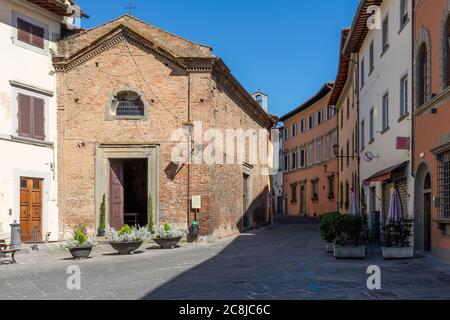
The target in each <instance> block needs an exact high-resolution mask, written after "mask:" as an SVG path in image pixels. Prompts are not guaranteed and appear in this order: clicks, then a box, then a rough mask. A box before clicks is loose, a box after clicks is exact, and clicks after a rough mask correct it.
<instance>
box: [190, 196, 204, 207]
mask: <svg viewBox="0 0 450 320" xmlns="http://www.w3.org/2000/svg"><path fill="white" fill-rule="evenodd" d="M201 208H202V197H201V196H192V200H191V209H193V210H200V209H201Z"/></svg>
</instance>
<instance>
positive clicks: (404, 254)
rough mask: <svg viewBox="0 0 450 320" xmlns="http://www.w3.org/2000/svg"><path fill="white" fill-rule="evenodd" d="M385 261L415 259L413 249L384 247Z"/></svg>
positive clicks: (382, 249)
mask: <svg viewBox="0 0 450 320" xmlns="http://www.w3.org/2000/svg"><path fill="white" fill-rule="evenodd" d="M381 251H382V253H383V259H385V260H390V259H412V258H414V248H413V247H382V248H381Z"/></svg>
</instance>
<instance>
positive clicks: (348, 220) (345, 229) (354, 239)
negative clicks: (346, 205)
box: [334, 215, 366, 259]
mask: <svg viewBox="0 0 450 320" xmlns="http://www.w3.org/2000/svg"><path fill="white" fill-rule="evenodd" d="M363 228H364V218H363V217H361V216H355V215H342V216H340V217H339V219H338V220H337V221H336V245H335V246H334V256H335V257H336V259H364V258H365V257H366V246H365V245H364V244H363V243H362V241H361V232H362V231H363Z"/></svg>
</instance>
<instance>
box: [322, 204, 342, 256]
mask: <svg viewBox="0 0 450 320" xmlns="http://www.w3.org/2000/svg"><path fill="white" fill-rule="evenodd" d="M339 219H340V214H339V213H327V214H324V215H322V216H321V217H320V234H321V236H322V239H323V240H325V243H326V249H327V252H328V253H333V252H334V243H335V241H336V222H337V221H338V220H339Z"/></svg>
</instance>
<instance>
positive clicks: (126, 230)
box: [119, 224, 133, 236]
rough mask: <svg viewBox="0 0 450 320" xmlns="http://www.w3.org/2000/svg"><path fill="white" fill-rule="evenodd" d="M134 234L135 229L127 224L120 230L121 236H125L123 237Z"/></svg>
mask: <svg viewBox="0 0 450 320" xmlns="http://www.w3.org/2000/svg"><path fill="white" fill-rule="evenodd" d="M132 233H133V229H132V228H131V227H130V226H129V225H127V224H125V225H124V226H123V227H122V228H120V230H119V236H123V235H126V234H132Z"/></svg>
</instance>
